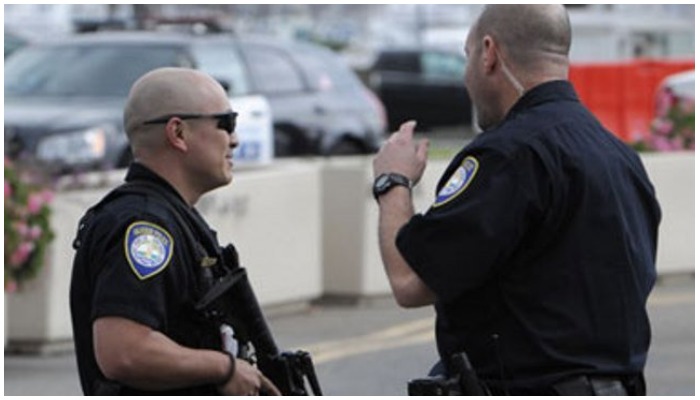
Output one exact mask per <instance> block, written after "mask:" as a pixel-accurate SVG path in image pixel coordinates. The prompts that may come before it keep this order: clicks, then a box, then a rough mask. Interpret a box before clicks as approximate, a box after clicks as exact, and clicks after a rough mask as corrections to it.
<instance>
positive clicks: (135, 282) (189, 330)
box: [70, 68, 278, 395]
mask: <svg viewBox="0 0 700 400" xmlns="http://www.w3.org/2000/svg"><path fill="white" fill-rule="evenodd" d="M235 121H236V113H235V112H233V111H232V110H231V109H230V104H229V100H228V97H227V95H226V93H225V92H224V90H223V88H222V87H221V85H220V84H219V83H218V82H217V81H215V80H214V79H212V78H211V77H209V76H208V75H205V74H204V73H201V72H198V71H194V70H189V69H179V68H163V69H158V70H154V71H152V72H149V73H148V74H146V75H144V76H143V77H141V78H140V79H139V80H138V81H137V82H136V83H135V84H134V86H133V87H132V89H131V92H130V94H129V98H128V101H127V104H126V107H125V111H124V125H125V128H126V132H127V135H128V138H129V141H130V144H131V148H132V151H133V154H134V157H135V161H134V163H132V165H131V166H130V167H129V170H128V173H127V175H126V183H125V184H124V185H122V187H120V188H118V189H116V190H115V191H113V192H112V193H110V194H109V195H108V196H106V197H105V199H103V200H102V201H101V202H100V203H99V204H97V205H96V206H94V207H92V208H91V209H90V210H89V211H88V212H87V213H86V215H85V216H84V217H83V219H82V220H81V223H80V227H79V232H78V235H77V237H76V240H75V242H74V247H75V248H76V255H75V260H74V266H73V276H72V280H71V291H70V304H71V314H72V323H73V332H74V340H75V346H76V355H77V360H78V369H79V373H80V381H81V385H82V388H83V391H84V393H85V394H88V395H91V394H185V395H201V394H229V395H251V394H252V395H254V394H258V392H259V391H260V390H264V391H266V392H268V393H278V391H277V389H276V388H275V387H274V385H273V384H272V383H270V382H269V380H268V379H267V378H266V377H265V376H263V375H262V374H261V373H260V372H259V371H258V370H257V369H256V368H255V367H254V366H252V365H250V364H248V363H247V362H246V361H243V360H241V359H236V358H235V357H233V356H231V355H229V354H227V353H225V352H223V351H221V348H222V344H221V338H220V336H219V327H218V326H213V325H212V323H210V322H208V321H207V320H205V319H203V318H202V316H201V315H198V314H197V313H196V312H195V310H194V304H195V303H196V301H197V300H198V299H199V298H200V297H201V296H202V294H203V293H202V292H203V291H205V290H206V287H203V285H202V280H201V278H200V271H201V269H202V267H203V266H207V267H208V266H211V265H210V264H213V263H216V262H219V258H220V246H219V244H218V242H217V239H216V233H215V232H213V231H212V230H211V229H210V228H209V227H208V226H207V224H206V222H205V221H204V220H203V219H202V218H201V217H200V216H199V214H197V212H196V210H195V209H194V208H193V206H194V204H195V203H196V202H197V200H199V198H200V197H201V196H202V195H203V194H205V193H207V192H209V191H211V190H213V189H216V188H218V187H220V186H224V185H227V184H228V183H230V182H231V179H232V167H233V158H232V154H233V149H234V148H235V147H236V146H237V145H238V139H237V137H236V134H235ZM205 264H207V265H205Z"/></svg>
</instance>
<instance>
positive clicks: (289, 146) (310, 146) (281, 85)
mask: <svg viewBox="0 0 700 400" xmlns="http://www.w3.org/2000/svg"><path fill="white" fill-rule="evenodd" d="M243 49H244V52H245V56H246V58H247V61H248V65H249V66H250V72H251V76H252V77H253V82H254V85H255V90H256V92H259V93H260V94H262V95H264V96H265V97H266V98H267V100H268V101H269V102H270V107H271V109H272V113H273V124H274V137H275V149H276V151H275V155H276V156H289V155H297V154H308V153H312V152H314V151H315V147H316V145H317V143H318V140H319V138H320V135H321V132H320V126H322V125H323V119H324V118H325V117H326V116H325V114H324V112H323V109H322V107H321V105H320V104H317V98H316V96H317V95H316V93H315V91H313V90H312V89H311V87H310V86H309V84H308V82H307V80H306V79H305V77H304V75H303V73H302V71H301V69H300V67H299V65H298V64H297V63H296V62H295V61H294V59H293V58H292V57H290V55H289V54H288V53H287V52H286V50H284V49H282V48H279V47H278V46H275V45H271V44H267V43H264V42H245V43H244V44H243Z"/></svg>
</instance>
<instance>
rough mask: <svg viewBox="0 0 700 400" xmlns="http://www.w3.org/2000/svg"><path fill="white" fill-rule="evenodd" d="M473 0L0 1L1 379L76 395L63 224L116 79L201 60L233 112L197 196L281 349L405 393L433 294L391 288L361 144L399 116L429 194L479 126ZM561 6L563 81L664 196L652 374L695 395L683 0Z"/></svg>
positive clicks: (347, 381)
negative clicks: (350, 0) (244, 269)
mask: <svg viewBox="0 0 700 400" xmlns="http://www.w3.org/2000/svg"><path fill="white" fill-rule="evenodd" d="M481 7H482V5H478V4H462V5H429V4H409V5H404V4H388V5H366V4H365V5H361V4H357V5H355V4H332V5H322V4H318V5H305V4H228V5H184V4H179V5H154V4H134V5H132V4H5V5H4V23H5V28H4V43H5V61H4V66H5V73H4V83H5V98H4V149H5V168H4V170H5V248H4V250H5V259H4V260H5V301H4V302H5V394H19V395H22V394H77V393H78V390H79V389H78V382H77V375H76V371H75V361H74V360H73V358H74V356H73V354H72V334H71V330H70V324H69V310H68V305H67V297H68V285H69V277H70V270H71V261H72V249H71V241H72V238H73V234H74V230H75V226H76V223H77V220H78V218H79V217H80V216H81V215H82V213H83V212H84V211H85V209H86V208H87V207H88V206H89V205H91V204H93V203H94V202H96V201H97V200H99V198H100V197H101V196H102V195H104V193H106V192H107V191H108V190H109V189H110V188H112V187H114V186H116V185H117V184H118V183H119V182H120V181H121V179H122V177H123V174H124V168H125V167H126V166H127V165H128V163H129V162H130V161H131V154H130V150H129V148H128V144H127V142H126V137H125V134H124V132H123V125H122V108H123V105H124V102H125V100H126V96H127V94H128V90H129V88H130V86H131V84H132V83H133V82H134V81H135V80H136V79H137V78H138V77H139V76H141V75H143V74H144V73H145V72H147V71H149V70H151V69H154V68H158V67H162V66H180V67H187V68H196V69H200V70H202V71H205V72H207V73H209V74H210V75H212V76H214V77H215V78H216V79H217V80H219V82H221V84H222V85H223V86H224V88H225V89H226V91H227V92H228V95H229V98H230V102H231V107H232V108H233V109H234V110H236V111H237V112H239V121H238V129H237V132H238V135H239V138H240V140H241V146H240V147H239V148H238V149H237V150H236V154H235V157H236V160H237V164H236V168H237V173H236V178H235V184H234V185H232V186H233V188H232V189H229V188H226V189H224V190H221V191H217V192H216V193H215V194H212V195H210V196H206V197H205V198H203V199H202V201H201V202H200V204H199V206H198V208H200V210H201V211H202V212H203V214H204V215H205V217H206V218H207V219H208V220H209V221H211V222H212V224H213V225H214V227H215V228H216V229H217V230H218V231H219V234H220V237H221V238H222V241H229V240H230V241H235V242H236V244H237V247H238V248H239V249H241V250H242V254H243V257H244V259H243V260H244V262H245V263H246V265H249V266H251V267H254V268H251V269H250V271H249V272H250V275H251V278H252V280H253V282H254V284H255V286H256V291H257V294H258V297H259V298H260V301H261V303H262V304H263V306H264V307H265V308H266V310H267V311H268V312H269V315H270V316H271V325H272V326H273V328H274V329H273V331H274V332H275V333H276V335H277V338H278V340H279V341H280V342H281V344H282V347H288V346H292V347H297V346H302V347H304V348H307V349H309V350H311V352H312V353H313V355H314V357H315V359H316V360H317V364H318V366H319V376H320V379H321V384H322V386H324V383H325V386H326V388H327V389H328V390H327V392H329V393H330V394H338V395H340V394H342V395H346V394H368V395H370V394H389V395H392V394H393V395H400V394H404V393H405V381H407V380H408V379H409V378H417V377H419V376H421V375H423V374H424V373H425V371H426V370H427V369H428V367H429V366H430V365H431V363H432V362H433V360H434V359H435V357H436V352H435V350H434V345H433V340H434V338H433V337H432V322H431V315H432V311H431V310H429V309H424V310H414V311H405V310H398V309H397V307H396V306H395V305H394V304H393V303H392V302H391V301H390V300H389V293H390V292H389V288H388V285H387V283H386V280H385V278H384V273H383V269H382V266H381V261H380V258H379V255H378V251H377V248H376V238H375V234H376V233H375V232H376V209H375V206H374V203H373V200H372V198H371V193H370V191H369V184H370V182H371V157H372V154H374V153H375V152H376V151H377V149H378V148H379V147H380V146H381V143H382V141H383V140H385V139H386V137H387V136H388V134H389V133H390V132H392V131H393V130H395V129H396V128H397V127H398V125H399V124H400V123H401V122H403V121H405V120H407V119H415V120H417V122H418V128H417V134H418V135H419V136H421V137H427V138H429V139H430V140H431V153H430V164H429V168H428V170H427V171H426V176H425V178H424V179H423V182H424V183H423V184H422V185H421V186H419V187H417V188H416V190H415V192H414V197H415V201H416V204H417V208H418V209H425V208H426V207H428V206H429V205H430V204H431V201H432V192H433V187H432V186H433V185H434V184H435V182H436V181H437V179H438V178H439V176H440V173H441V171H442V170H443V169H444V167H445V166H446V163H447V162H448V161H449V159H450V158H451V157H452V156H453V155H454V154H456V153H457V152H458V151H459V150H460V149H461V148H462V147H463V146H464V145H465V144H466V143H468V141H469V140H471V138H473V137H474V135H476V134H478V129H477V128H476V121H475V120H474V118H473V112H472V104H471V101H470V99H469V95H468V93H467V92H466V89H465V88H464V83H463V76H464V67H465V63H466V59H465V55H464V52H463V47H464V41H465V39H466V36H467V34H468V32H469V27H470V25H471V24H472V23H473V21H474V19H475V18H476V17H477V16H478V14H479V12H480V9H481ZM567 7H568V9H569V13H570V18H571V21H572V27H573V34H574V37H573V47H572V52H571V60H572V66H571V76H570V79H571V80H572V82H573V83H574V85H575V86H576V89H577V91H578V93H579V95H580V97H581V100H582V101H583V102H584V103H585V104H586V105H587V106H588V107H589V108H590V109H591V110H592V111H593V112H594V114H596V116H597V117H598V118H599V119H600V120H601V121H602V122H603V124H604V125H605V126H606V127H608V128H609V129H610V130H611V131H612V132H613V133H614V134H616V135H617V136H618V137H620V138H621V139H622V140H623V141H625V142H627V143H628V144H629V145H630V146H633V147H634V148H635V149H637V150H639V151H640V154H641V155H642V159H643V161H644V163H645V165H646V167H647V169H648V170H649V173H650V176H651V178H652V180H653V182H654V184H655V186H656V188H657V193H658V196H659V199H660V201H661V202H662V207H663V209H664V221H663V222H662V227H661V235H660V236H661V237H660V244H659V257H658V258H659V260H658V262H657V264H658V269H659V274H660V277H661V279H660V281H659V284H658V285H657V289H655V293H654V296H653V298H652V301H651V302H650V309H651V314H652V324H653V326H654V329H655V332H656V335H657V336H656V338H655V341H654V343H653V346H652V355H651V356H650V363H649V369H650V372H649V382H650V388H651V389H650V392H651V393H652V394H686V395H687V394H693V393H694V351H692V350H690V349H694V245H695V243H694V242H695V241H694V194H693V188H694V148H695V147H694V146H695V73H694V70H695V6H694V5H693V4H648V5H647V4H645V5H631V4H614V5H612V4H595V5H586V4H577V5H567ZM289 210H294V212H289ZM271 226H274V228H275V229H270V227H271ZM270 246H274V248H275V249H276V251H273V252H270V251H269V250H270ZM256 283H257V284H256ZM368 364H369V365H374V366H375V367H373V368H367V365H368ZM386 365H392V366H397V367H395V368H394V367H392V368H391V369H388V368H384V367H385V366H386ZM357 382H363V383H364V384H363V385H358V384H357Z"/></svg>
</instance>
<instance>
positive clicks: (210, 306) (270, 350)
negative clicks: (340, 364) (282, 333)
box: [195, 245, 322, 396]
mask: <svg viewBox="0 0 700 400" xmlns="http://www.w3.org/2000/svg"><path fill="white" fill-rule="evenodd" d="M223 250H224V252H223V255H224V260H225V261H224V262H225V263H226V265H227V266H228V267H229V270H228V273H227V274H226V275H224V276H223V277H221V278H219V279H215V280H214V282H213V284H212V285H211V287H210V289H209V290H208V291H207V293H206V294H205V295H204V296H203V297H202V299H201V300H200V301H199V302H198V303H197V305H196V306H195V308H196V309H197V311H199V312H201V313H203V314H204V315H205V316H206V317H207V318H211V319H214V320H215V321H218V322H220V323H222V324H227V325H230V326H232V327H234V328H235V329H236V336H237V340H238V341H239V342H243V344H247V343H249V344H252V347H253V349H254V355H251V357H250V358H249V361H251V362H253V363H256V364H257V366H258V369H260V371H261V372H262V373H263V374H264V375H265V376H266V377H268V378H269V379H270V380H271V381H272V382H273V383H274V384H275V386H277V388H278V389H279V390H280V391H281V392H282V394H283V395H285V396H308V395H310V393H309V391H308V390H307V387H306V383H305V379H306V380H307V381H308V383H309V385H310V387H311V394H313V395H315V396H321V395H322V393H321V387H320V385H319V383H318V379H317V377H316V371H315V369H314V364H313V361H312V360H311V355H310V354H309V353H308V352H305V351H301V350H300V351H296V352H282V353H280V351H279V349H278V347H277V344H276V343H275V340H274V338H273V337H272V332H270V328H269V327H268V325H267V321H266V320H265V316H264V315H263V313H262V310H261V308H260V305H259V303H258V299H257V297H256V296H255V293H254V292H253V288H252V287H251V285H250V282H249V281H248V275H247V273H246V271H245V269H244V268H241V267H240V266H239V265H238V256H237V253H236V250H235V248H234V247H233V246H232V245H229V246H227V247H226V248H224V249H223Z"/></svg>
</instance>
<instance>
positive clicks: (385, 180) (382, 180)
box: [377, 175, 389, 189]
mask: <svg viewBox="0 0 700 400" xmlns="http://www.w3.org/2000/svg"><path fill="white" fill-rule="evenodd" d="M388 184H389V175H381V176H380V177H379V179H377V188H378V189H384V188H385V187H386V186H387V185H388Z"/></svg>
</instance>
